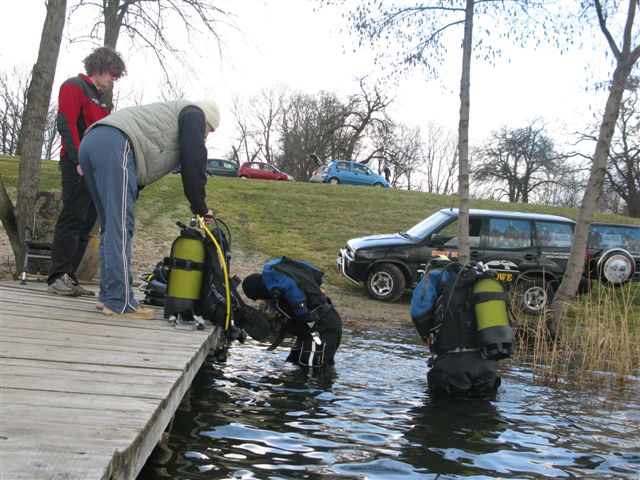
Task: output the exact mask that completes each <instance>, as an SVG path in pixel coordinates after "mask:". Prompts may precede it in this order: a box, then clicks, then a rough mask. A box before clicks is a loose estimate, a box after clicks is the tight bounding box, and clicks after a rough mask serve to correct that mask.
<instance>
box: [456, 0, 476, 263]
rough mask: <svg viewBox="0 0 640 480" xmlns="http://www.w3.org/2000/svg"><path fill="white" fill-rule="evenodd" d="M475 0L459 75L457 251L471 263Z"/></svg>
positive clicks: (469, 4)
mask: <svg viewBox="0 0 640 480" xmlns="http://www.w3.org/2000/svg"><path fill="white" fill-rule="evenodd" d="M474 4H475V2H474V0H467V5H466V8H465V17H464V40H463V44H462V77H461V79H460V122H459V124H458V162H459V163H458V195H459V199H458V201H459V216H458V252H459V261H460V263H463V264H464V263H468V262H469V260H470V253H469V110H470V106H471V95H470V84H471V50H472V40H473V8H474Z"/></svg>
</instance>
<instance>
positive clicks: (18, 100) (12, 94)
mask: <svg viewBox="0 0 640 480" xmlns="http://www.w3.org/2000/svg"><path fill="white" fill-rule="evenodd" d="M30 82H31V75H30V74H29V73H28V72H23V71H21V70H19V69H17V68H13V69H12V70H11V73H7V72H2V73H0V136H2V153H3V154H4V155H19V153H18V138H19V136H20V125H21V122H22V115H23V114H24V107H25V105H26V103H27V88H28V87H29V83H30Z"/></svg>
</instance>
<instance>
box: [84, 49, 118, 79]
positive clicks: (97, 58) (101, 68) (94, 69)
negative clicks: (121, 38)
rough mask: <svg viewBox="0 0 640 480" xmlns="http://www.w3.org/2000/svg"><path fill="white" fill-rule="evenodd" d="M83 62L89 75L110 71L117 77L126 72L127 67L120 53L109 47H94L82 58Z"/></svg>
mask: <svg viewBox="0 0 640 480" xmlns="http://www.w3.org/2000/svg"><path fill="white" fill-rule="evenodd" d="M83 63H84V69H85V71H86V72H87V75H89V76H90V77H91V76H92V75H94V74H100V73H106V72H110V73H112V74H113V75H114V76H115V77H116V78H117V79H118V78H121V77H122V76H124V75H125V74H126V73H127V67H126V66H125V64H124V60H122V57H121V56H120V54H119V53H118V52H116V51H115V50H114V49H112V48H109V47H98V48H96V49H95V50H94V51H93V52H91V54H89V56H88V57H87V58H85V59H84V60H83Z"/></svg>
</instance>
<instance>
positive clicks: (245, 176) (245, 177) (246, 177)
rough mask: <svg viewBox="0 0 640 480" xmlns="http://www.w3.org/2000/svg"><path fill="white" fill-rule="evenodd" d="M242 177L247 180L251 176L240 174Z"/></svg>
mask: <svg viewBox="0 0 640 480" xmlns="http://www.w3.org/2000/svg"><path fill="white" fill-rule="evenodd" d="M240 178H241V179H243V180H247V179H248V178H249V177H248V176H247V175H240Z"/></svg>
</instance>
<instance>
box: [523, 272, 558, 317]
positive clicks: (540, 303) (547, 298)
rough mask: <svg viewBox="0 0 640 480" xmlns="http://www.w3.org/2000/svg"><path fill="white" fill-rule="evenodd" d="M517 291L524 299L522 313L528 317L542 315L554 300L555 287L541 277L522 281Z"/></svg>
mask: <svg viewBox="0 0 640 480" xmlns="http://www.w3.org/2000/svg"><path fill="white" fill-rule="evenodd" d="M517 289H518V293H519V295H520V296H521V297H522V306H521V308H522V311H523V312H524V313H525V314H527V315H542V313H543V312H544V310H545V308H547V307H548V306H549V305H551V302H552V300H553V294H554V290H553V286H552V285H551V283H550V282H549V281H548V280H545V279H543V278H541V277H535V278H524V279H521V280H520V281H519V282H518V286H517Z"/></svg>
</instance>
